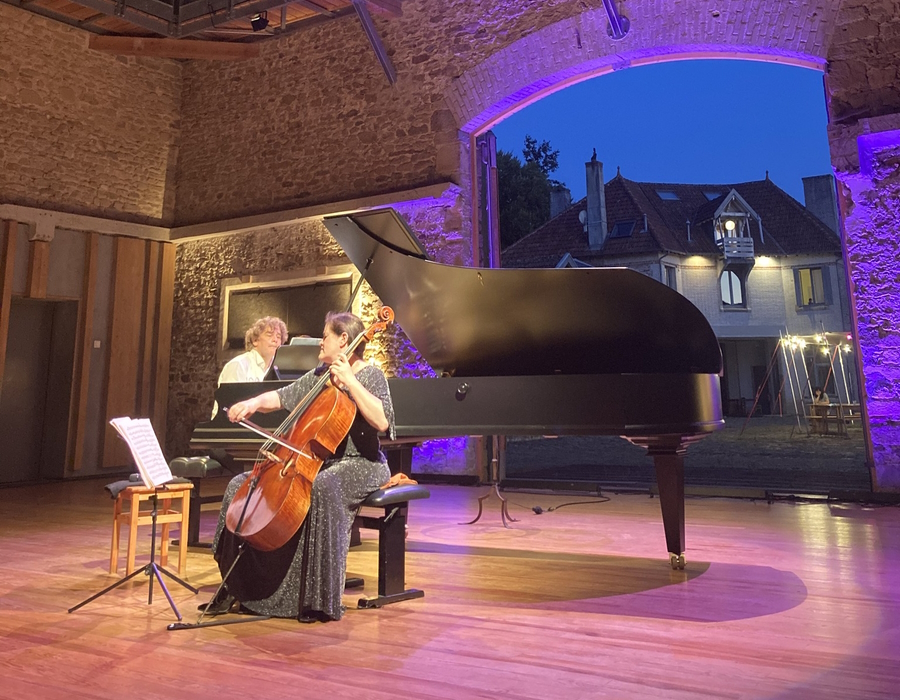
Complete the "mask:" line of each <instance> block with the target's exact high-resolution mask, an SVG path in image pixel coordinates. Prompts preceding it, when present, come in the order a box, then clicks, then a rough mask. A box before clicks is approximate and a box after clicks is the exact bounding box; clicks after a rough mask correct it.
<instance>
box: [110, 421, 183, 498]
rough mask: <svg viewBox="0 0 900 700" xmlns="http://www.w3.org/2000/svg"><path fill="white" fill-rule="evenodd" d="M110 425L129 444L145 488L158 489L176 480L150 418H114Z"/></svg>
mask: <svg viewBox="0 0 900 700" xmlns="http://www.w3.org/2000/svg"><path fill="white" fill-rule="evenodd" d="M110 425H112V427H113V428H115V429H116V430H117V431H118V432H119V434H120V435H121V436H122V438H123V439H124V440H125V442H126V443H127V444H128V448H129V449H130V450H131V455H132V457H134V461H135V464H137V468H138V471H139V472H140V474H141V479H142V480H143V482H144V486H146V487H147V488H148V489H152V488H156V487H157V486H162V485H163V484H165V483H166V482H169V481H171V480H172V479H174V478H175V477H174V476H172V470H171V469H169V463H168V462H166V458H165V457H163V453H162V448H161V447H160V446H159V439H158V438H157V437H156V433H155V432H154V430H153V425H151V423H150V420H149V419H148V418H136V419H131V418H128V417H122V418H113V419H112V420H111V421H110Z"/></svg>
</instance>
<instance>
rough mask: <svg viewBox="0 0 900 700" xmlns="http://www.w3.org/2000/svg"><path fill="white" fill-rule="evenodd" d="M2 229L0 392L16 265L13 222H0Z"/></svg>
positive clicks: (0, 249) (0, 263) (14, 226)
mask: <svg viewBox="0 0 900 700" xmlns="http://www.w3.org/2000/svg"><path fill="white" fill-rule="evenodd" d="M0 225H2V228H3V247H2V248H0V390H2V387H3V369H4V367H5V366H6V339H7V336H8V335H9V308H10V300H11V299H12V284H13V271H14V270H15V263H16V232H17V231H18V227H19V225H18V223H17V222H15V221H5V222H0Z"/></svg>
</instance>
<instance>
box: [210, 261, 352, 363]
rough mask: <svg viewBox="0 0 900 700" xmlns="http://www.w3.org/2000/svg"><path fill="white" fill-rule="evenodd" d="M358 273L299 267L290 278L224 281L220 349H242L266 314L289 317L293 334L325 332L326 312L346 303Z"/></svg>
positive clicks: (286, 320) (340, 308) (230, 352)
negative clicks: (315, 271)
mask: <svg viewBox="0 0 900 700" xmlns="http://www.w3.org/2000/svg"><path fill="white" fill-rule="evenodd" d="M354 272H355V270H352V269H351V268H350V267H349V266H347V268H346V271H344V270H343V268H342V269H341V271H332V270H329V272H328V273H326V274H319V275H313V274H303V272H296V273H294V274H292V275H291V277H289V278H288V277H286V276H285V275H276V276H273V278H270V279H266V278H263V277H256V278H254V279H253V280H252V281H250V282H241V281H240V280H237V279H231V280H223V286H222V305H221V318H220V326H219V328H220V345H219V349H220V352H221V353H222V355H223V356H224V357H225V358H227V357H229V356H233V355H236V354H238V353H240V352H243V350H244V334H245V333H246V331H247V329H248V328H250V326H252V325H253V323H254V322H255V321H256V320H257V319H259V318H262V317H264V316H277V317H278V318H280V319H281V320H282V321H284V323H285V325H286V326H287V330H288V337H289V338H294V337H297V336H303V335H306V336H311V337H313V338H318V337H320V336H321V335H322V325H323V323H324V321H325V315H326V314H327V313H328V312H329V311H343V310H344V309H345V308H347V304H348V302H349V301H350V295H351V293H352V289H353V281H354V278H355V275H354Z"/></svg>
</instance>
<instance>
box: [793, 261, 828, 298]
mask: <svg viewBox="0 0 900 700" xmlns="http://www.w3.org/2000/svg"><path fill="white" fill-rule="evenodd" d="M830 282H831V281H830V279H829V277H828V271H827V270H826V269H825V268H823V267H798V268H795V269H794V288H795V290H796V293H797V306H798V307H800V308H808V307H811V306H827V305H829V304H831V283H830Z"/></svg>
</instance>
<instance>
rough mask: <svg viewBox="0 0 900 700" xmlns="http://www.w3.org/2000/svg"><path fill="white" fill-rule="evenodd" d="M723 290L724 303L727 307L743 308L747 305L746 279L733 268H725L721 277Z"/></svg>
mask: <svg viewBox="0 0 900 700" xmlns="http://www.w3.org/2000/svg"><path fill="white" fill-rule="evenodd" d="M719 287H720V289H721V291H722V303H723V304H724V305H725V308H732V309H743V308H746V307H747V295H746V294H745V293H744V292H745V290H744V280H743V279H742V278H741V277H740V275H738V274H737V273H736V272H734V271H733V270H724V271H723V272H722V276H721V277H719Z"/></svg>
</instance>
